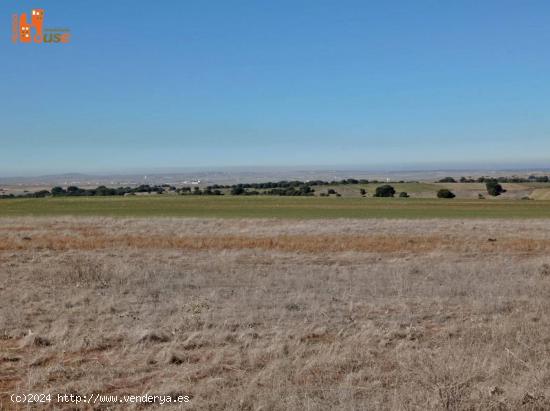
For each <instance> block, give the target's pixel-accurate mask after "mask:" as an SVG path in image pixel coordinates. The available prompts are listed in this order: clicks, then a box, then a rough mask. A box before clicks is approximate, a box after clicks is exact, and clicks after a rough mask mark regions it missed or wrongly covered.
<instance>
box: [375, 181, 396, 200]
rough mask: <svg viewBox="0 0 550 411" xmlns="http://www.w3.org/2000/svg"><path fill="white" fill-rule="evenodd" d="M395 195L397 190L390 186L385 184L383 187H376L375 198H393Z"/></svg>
mask: <svg viewBox="0 0 550 411" xmlns="http://www.w3.org/2000/svg"><path fill="white" fill-rule="evenodd" d="M394 195H395V188H393V187H392V186H390V185H389V184H384V185H383V186H380V187H376V193H375V194H374V196H375V197H393V196H394Z"/></svg>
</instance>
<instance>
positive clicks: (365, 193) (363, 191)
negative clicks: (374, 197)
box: [359, 188, 367, 196]
mask: <svg viewBox="0 0 550 411" xmlns="http://www.w3.org/2000/svg"><path fill="white" fill-rule="evenodd" d="M359 192H360V193H361V195H362V196H365V195H367V190H365V189H364V188H361V189H360V190H359Z"/></svg>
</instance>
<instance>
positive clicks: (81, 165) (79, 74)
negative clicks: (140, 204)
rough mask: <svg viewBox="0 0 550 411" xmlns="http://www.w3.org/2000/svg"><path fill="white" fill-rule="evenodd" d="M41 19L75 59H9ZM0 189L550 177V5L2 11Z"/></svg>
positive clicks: (300, 4)
mask: <svg viewBox="0 0 550 411" xmlns="http://www.w3.org/2000/svg"><path fill="white" fill-rule="evenodd" d="M39 7H43V8H44V9H45V18H44V26H45V27H69V28H70V29H71V31H72V41H71V43H70V44H68V45H60V44H57V45H45V44H42V45H34V44H31V45H30V44H12V43H11V40H10V35H11V15H12V14H13V13H21V12H25V11H26V12H27V13H30V11H31V10H32V8H39ZM0 16H1V19H2V21H4V24H2V27H3V32H4V35H3V36H2V37H1V38H0V55H1V56H2V57H1V62H2V64H1V65H0V85H1V90H2V93H1V106H0V109H1V110H0V113H1V114H0V119H1V121H0V127H1V128H0V176H1V175H24V174H43V173H53V172H78V171H80V172H91V171H101V170H104V171H124V170H130V169H132V170H136V169H144V170H146V169H156V168H163V167H172V168H173V167H223V166H254V165H262V166H306V167H307V166H311V167H313V166H321V165H326V166H354V167H357V166H359V167H364V168H365V169H372V168H377V167H392V166H395V167H399V168H407V167H410V168H430V167H437V168H442V167H460V166H467V165H483V164H490V165H493V164H494V165H495V166H499V165H510V164H522V165H529V164H533V165H537V166H539V165H547V166H550V161H548V160H550V115H549V113H550V81H549V78H550V77H549V73H550V54H549V50H550V47H549V44H550V24H549V23H548V21H549V17H550V2H548V1H542V0H541V1H528V0H526V1H507V0H498V1H492V0H486V1H482V2H480V1H469V0H462V1H456V2H447V1H440V0H438V1H435V0H434V1H410V0H408V1H376V2H374V1H322V0H315V1H286V0H278V1H259V0H258V1H218V2H211V1H210V2H209V1H204V0H202V1H184V0H181V1H162V2H154V1H136V0H134V1H129V0H117V1H94V2H84V1H75V0H72V1H63V0H56V1H55V2H54V1H41V0H35V1H27V0H23V1H21V0H18V1H12V0H10V1H2V3H0Z"/></svg>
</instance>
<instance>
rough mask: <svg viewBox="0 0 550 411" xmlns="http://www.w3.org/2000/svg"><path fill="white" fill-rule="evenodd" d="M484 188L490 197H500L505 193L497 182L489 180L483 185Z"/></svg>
mask: <svg viewBox="0 0 550 411" xmlns="http://www.w3.org/2000/svg"><path fill="white" fill-rule="evenodd" d="M485 187H487V193H489V195H492V196H494V197H496V196H499V195H501V194H502V193H505V192H506V190H504V189H503V188H502V186H501V185H500V184H499V183H498V182H497V180H489V181H487V182H486V183H485Z"/></svg>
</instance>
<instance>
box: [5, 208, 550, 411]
mask: <svg viewBox="0 0 550 411" xmlns="http://www.w3.org/2000/svg"><path fill="white" fill-rule="evenodd" d="M549 249H550V221H545V220H536V221H535V220H533V221H519V222H518V221H512V222H507V221H500V220H493V221H480V220H474V221H472V220H470V221H456V220H453V221H446V220H431V221H412V220H411V221H407V220H391V221H389V220H388V221H384V220H361V221H354V220H339V221H338V220H336V221H335V220H330V221H284V220H282V221H281V220H215V219H212V220H208V219H185V220H178V219H151V220H144V219H143V220H140V219H127V220H122V219H108V218H82V219H77V218H56V219H54V218H50V219H47V218H44V219H32V218H18V219H2V220H0V284H1V285H0V331H1V333H2V334H1V335H0V392H1V393H2V394H0V395H1V396H0V408H2V407H3V408H4V409H12V408H14V406H13V404H11V403H10V402H9V399H8V397H7V396H6V394H7V393H11V392H51V393H87V392H101V393H115V394H121V395H122V394H143V393H145V392H149V393H155V394H172V395H176V394H178V393H183V394H188V395H191V397H192V399H191V402H190V403H189V404H186V405H184V406H183V407H180V408H176V407H173V409H193V410H203V409H211V410H224V409H234V410H241V409H245V410H259V409H261V410H298V409H311V410H317V409H320V410H333V409H343V410H363V409H369V410H370V409H382V410H429V409H433V410H435V409H437V410H439V409H454V410H463V409H468V410H470V409H474V410H476V409H479V410H485V409H495V410H496V409H498V410H505V409H509V410H516V409H529V410H532V409H541V410H542V409H549V408H550V390H549V388H548V387H549V382H550V357H549V351H550V348H549V347H550V327H549V326H550V316H549V314H550V298H549V297H550V255H549V253H548V251H549ZM55 407H57V408H56V409H59V408H60V407H59V405H58V404H56V405H55ZM55 407H53V405H52V406H50V408H52V409H53V408H55ZM45 408H48V407H45ZM124 408H125V409H127V408H129V407H124ZM130 408H131V407H130ZM136 408H138V407H137V406H136ZM164 408H165V409H172V408H171V407H170V406H165V407H164ZM21 409H24V408H21Z"/></svg>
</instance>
